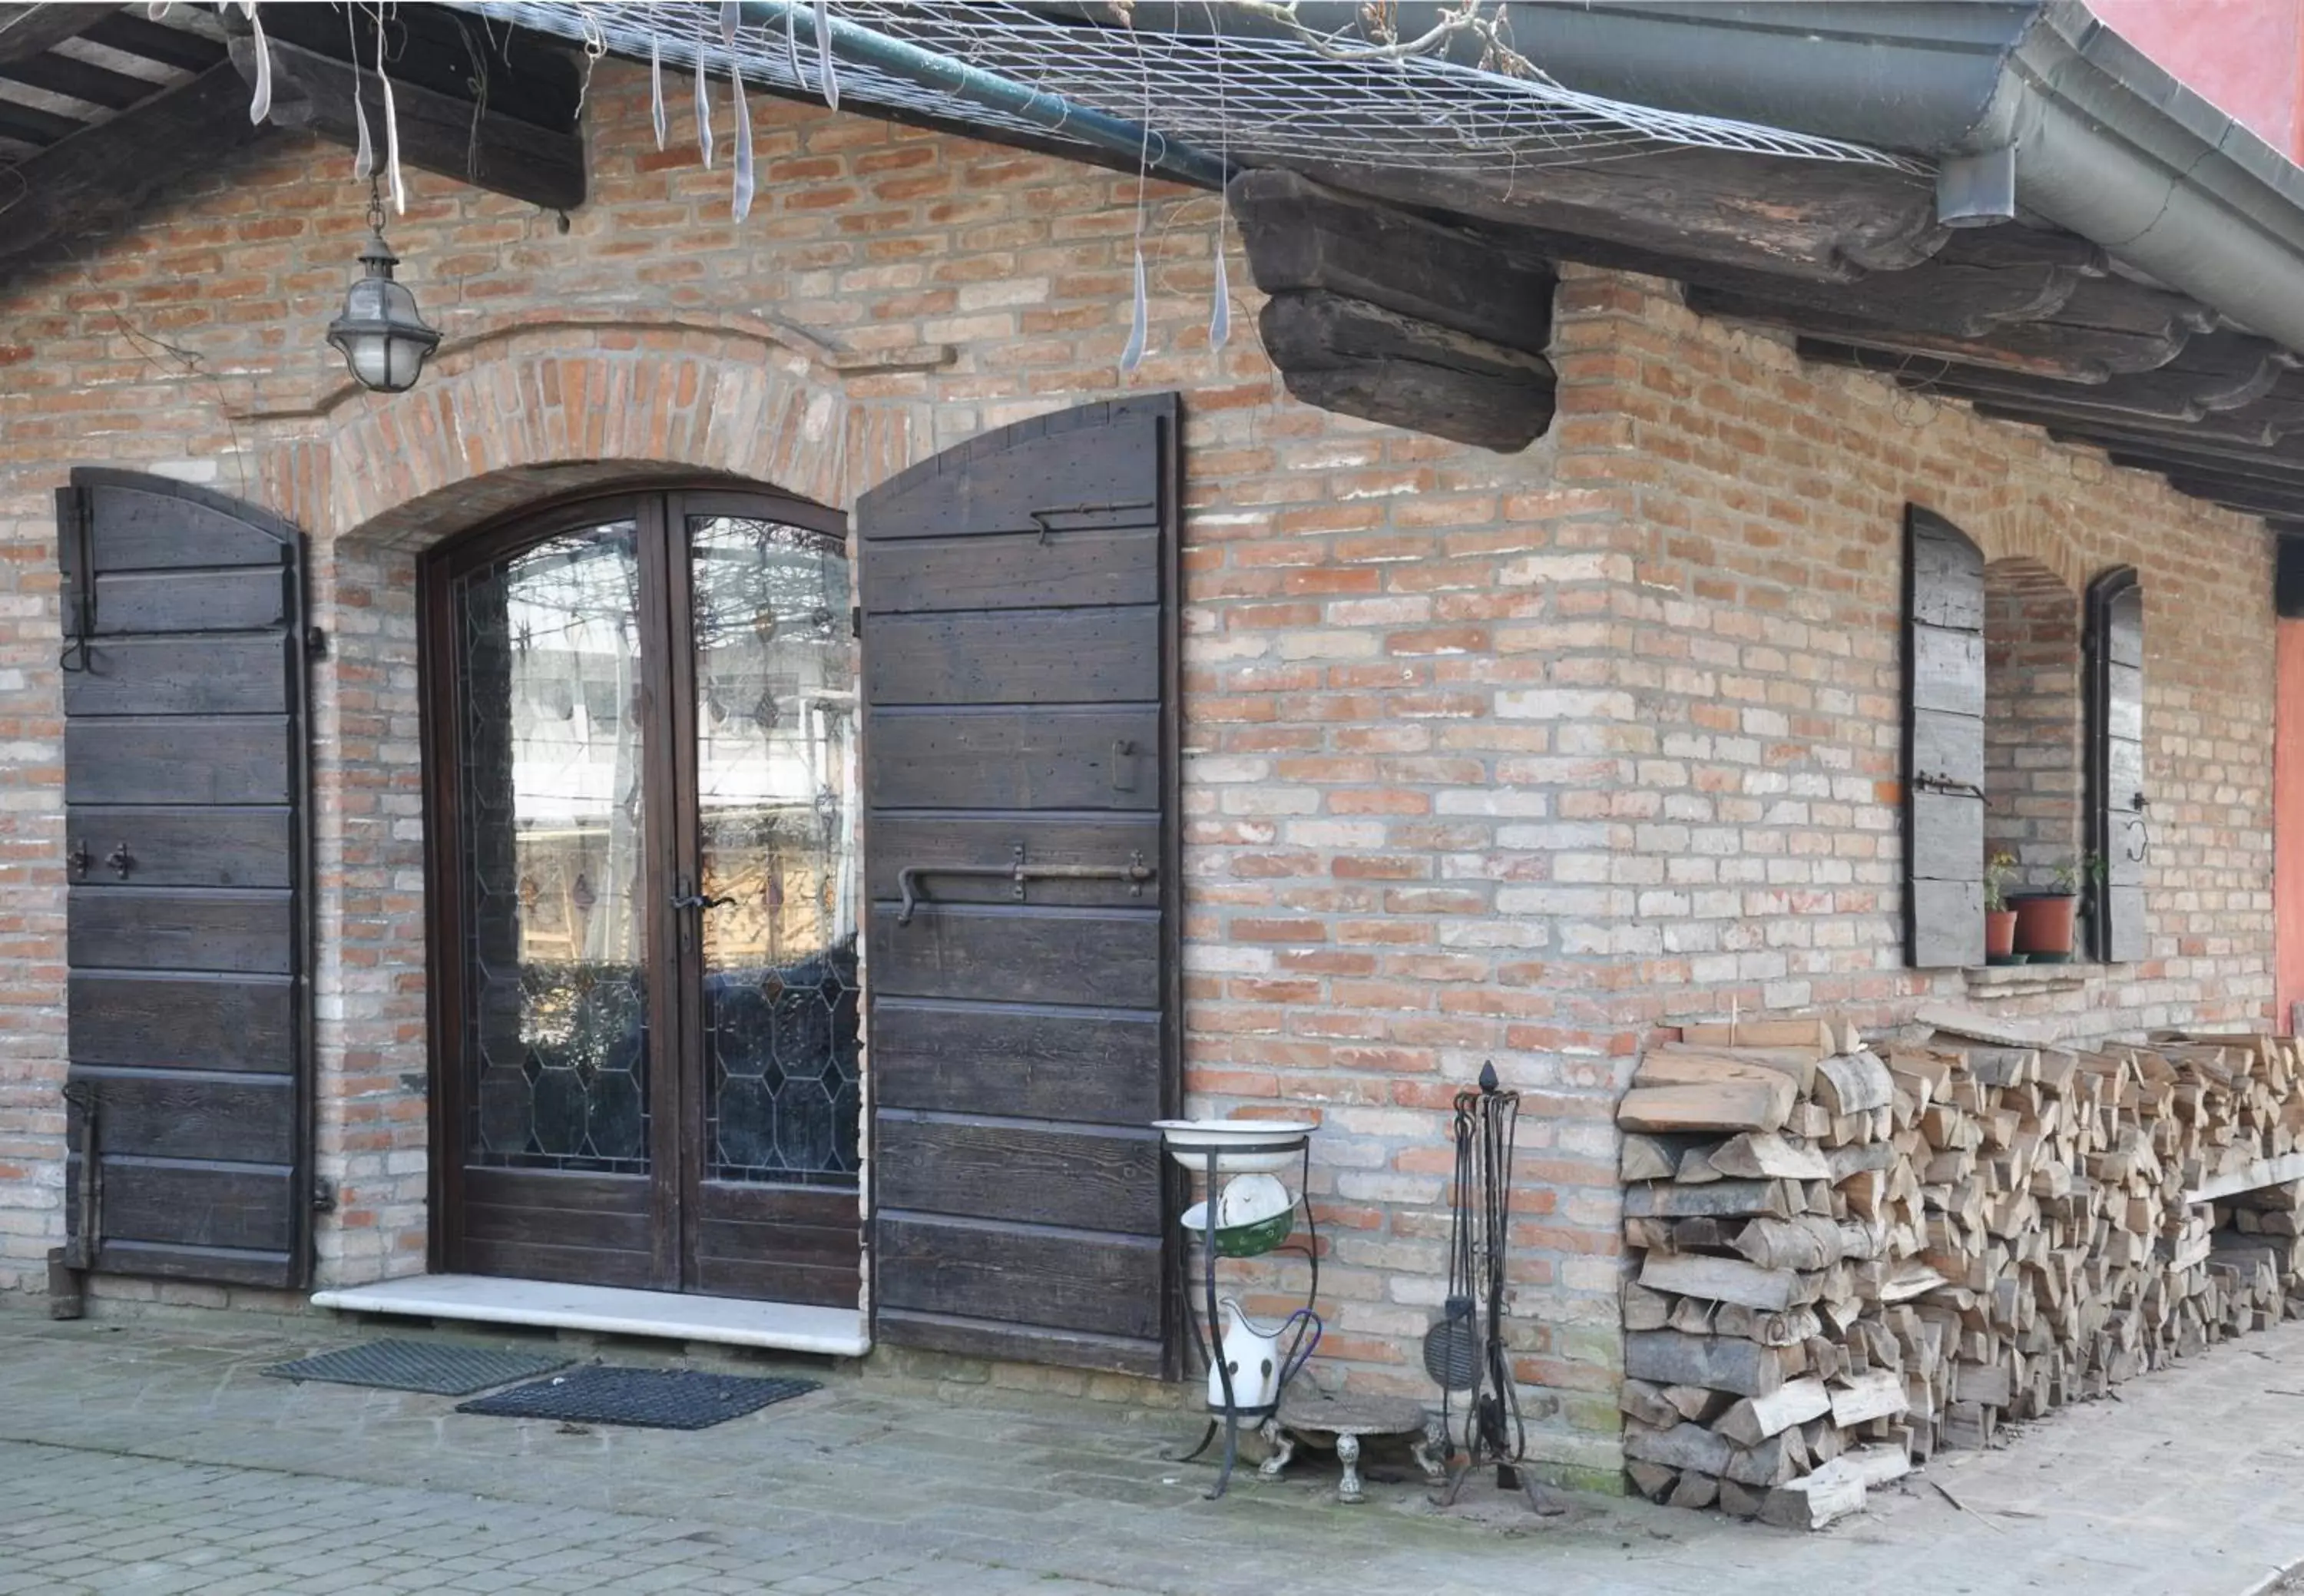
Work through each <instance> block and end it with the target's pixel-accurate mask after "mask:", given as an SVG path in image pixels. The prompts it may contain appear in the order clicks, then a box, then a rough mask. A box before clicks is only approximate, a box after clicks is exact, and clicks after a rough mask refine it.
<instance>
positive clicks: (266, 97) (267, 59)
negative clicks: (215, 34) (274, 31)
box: [248, 4, 272, 125]
mask: <svg viewBox="0 0 2304 1596" xmlns="http://www.w3.org/2000/svg"><path fill="white" fill-rule="evenodd" d="M248 26H249V30H250V32H251V33H253V34H254V35H255V38H256V98H254V99H251V100H250V101H249V102H248V120H249V121H250V122H251V123H258V124H259V125H260V124H261V123H263V121H264V119H265V118H266V117H267V116H269V115H272V47H271V46H270V45H268V44H267V43H266V42H265V40H264V19H263V18H262V17H259V16H258V15H257V14H256V7H255V6H254V5H253V4H250V6H249V8H248Z"/></svg>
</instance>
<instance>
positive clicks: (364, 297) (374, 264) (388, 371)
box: [328, 234, 440, 394]
mask: <svg viewBox="0 0 2304 1596" xmlns="http://www.w3.org/2000/svg"><path fill="white" fill-rule="evenodd" d="M398 264H400V262H399V258H398V257H397V256H395V255H394V254H393V252H392V250H391V249H390V248H389V247H388V246H387V245H386V244H385V242H384V239H383V237H382V235H381V234H379V235H377V236H376V237H373V238H370V239H369V240H368V247H367V248H365V249H363V250H361V251H360V265H361V266H362V267H364V268H365V270H364V271H363V273H362V275H361V276H360V281H358V282H356V283H354V284H352V288H351V290H350V292H348V293H346V294H345V295H344V308H343V311H342V313H340V314H339V315H338V316H337V317H336V318H335V320H334V321H332V322H330V323H329V324H328V342H329V343H330V344H333V345H335V348H336V349H337V351H338V352H341V353H342V354H343V357H344V364H345V365H346V366H347V367H349V368H350V369H351V370H352V380H353V381H355V382H357V383H359V384H360V386H362V387H364V388H368V389H371V390H373V391H375V392H377V393H379V394H402V393H405V392H407V391H408V390H409V389H410V388H411V387H414V386H416V379H417V378H418V377H419V376H420V375H422V373H423V370H424V362H425V361H426V360H427V359H428V358H429V357H430V355H431V353H432V352H433V350H435V349H436V348H437V347H438V346H439V343H440V335H439V334H438V333H437V332H436V331H435V330H433V328H431V327H428V326H427V325H425V321H424V318H423V317H422V316H421V315H420V314H419V313H418V311H417V309H416V296H415V295H414V294H412V293H410V292H409V291H408V285H407V284H404V283H395V282H394V281H393V278H392V268H393V267H395V266H397V265H398Z"/></svg>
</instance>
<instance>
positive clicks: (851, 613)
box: [848, 604, 864, 637]
mask: <svg viewBox="0 0 2304 1596" xmlns="http://www.w3.org/2000/svg"><path fill="white" fill-rule="evenodd" d="M848 635H849V636H851V637H862V636H863V635H864V607H863V606H862V605H860V604H851V605H850V606H849V607H848Z"/></svg>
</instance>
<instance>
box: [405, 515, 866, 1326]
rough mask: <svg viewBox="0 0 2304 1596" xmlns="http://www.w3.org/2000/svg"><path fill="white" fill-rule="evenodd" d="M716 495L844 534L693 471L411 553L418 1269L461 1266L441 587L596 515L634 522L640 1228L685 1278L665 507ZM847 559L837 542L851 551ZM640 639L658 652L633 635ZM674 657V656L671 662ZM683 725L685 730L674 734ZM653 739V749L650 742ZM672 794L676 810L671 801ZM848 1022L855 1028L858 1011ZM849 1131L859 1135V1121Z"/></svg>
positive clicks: (457, 973) (692, 787) (693, 987)
mask: <svg viewBox="0 0 2304 1596" xmlns="http://www.w3.org/2000/svg"><path fill="white" fill-rule="evenodd" d="M691 497H704V498H706V499H707V502H708V501H709V500H714V499H716V500H719V501H722V503H723V504H724V505H726V506H727V507H729V508H731V509H733V508H735V507H737V506H738V505H741V507H742V508H743V510H744V512H745V513H746V514H754V515H758V514H763V513H766V514H769V515H772V516H773V517H774V518H775V519H776V520H779V521H783V522H788V523H790V524H792V525H794V526H800V527H805V528H808V529H809V530H811V531H826V532H833V533H836V534H838V535H839V536H840V537H841V538H842V539H843V541H845V542H852V533H851V530H850V527H849V523H848V518H847V517H846V516H845V515H844V514H842V513H841V512H839V511H837V510H834V509H829V508H827V507H826V506H824V505H816V504H812V503H810V502H809V501H807V500H805V499H800V498H796V497H792V495H789V494H785V493H781V492H779V491H777V490H775V489H774V488H765V487H762V486H759V485H758V484H754V483H751V482H748V481H744V480H740V479H731V478H726V477H715V476H711V475H707V474H704V473H698V474H696V475H693V476H675V477H663V478H649V477H642V478H639V479H635V480H628V481H624V482H621V483H610V484H603V485H597V486H593V487H589V488H583V489H580V490H578V491H575V492H572V493H566V494H558V495H553V496H549V497H540V498H538V499H537V500H535V501H533V502H531V503H529V504H528V505H521V506H519V507H518V508H516V509H513V510H511V511H508V512H506V513H504V514H500V515H496V516H492V517H490V518H488V519H487V520H486V521H483V522H479V524H477V525H475V526H474V527H472V528H470V529H469V530H467V531H462V532H460V533H456V534H453V535H451V536H450V537H448V538H445V539H441V540H440V541H439V542H437V543H436V544H435V545H434V546H433V547H431V548H428V549H427V550H426V551H425V552H424V553H423V554H422V555H420V556H418V559H417V563H416V584H417V681H418V688H417V697H418V703H419V749H420V751H421V760H422V775H421V779H420V782H419V786H420V790H421V795H422V802H423V826H424V910H423V921H424V938H425V954H424V969H425V1040H426V1085H427V1102H426V1136H427V1145H428V1159H427V1164H428V1190H427V1200H428V1213H427V1217H426V1267H427V1268H428V1269H430V1270H431V1271H433V1272H435V1273H453V1272H455V1271H456V1270H457V1269H459V1268H460V1267H461V1265H462V1244H461V1238H462V1230H461V1224H462V1216H463V1213H464V1193H463V1184H464V1183H463V1151H464V1138H465V1135H466V1121H467V1118H468V1115H467V1109H468V1108H469V1103H468V1101H467V1093H466V1091H465V1090H464V1085H465V1082H464V1077H465V1075H466V1074H468V1073H469V1072H468V1071H467V1069H466V1067H465V1060H464V1057H463V1021H464V1016H465V1009H466V1001H467V994H466V992H465V989H464V970H463V961H462V956H461V955H462V946H463V945H462V930H463V927H462V874H461V870H460V869H459V865H458V860H459V854H460V851H461V842H462V838H461V834H460V829H459V827H458V824H457V791H456V787H457V780H458V777H459V775H460V772H461V763H462V745H461V742H460V739H459V735H458V732H459V717H458V715H457V713H456V705H455V692H456V688H457V684H458V674H457V669H456V666H455V662H454V654H453V640H454V603H453V589H454V583H455V581H456V579H457V578H459V577H460V576H462V575H464V574H466V573H469V572H471V571H473V570H476V569H478V568H479V567H481V566H484V565H488V564H490V563H492V562H494V561H496V560H497V559H500V558H502V557H503V556H505V555H507V554H510V553H513V552H516V551H518V550H520V549H521V548H528V547H531V546H533V545H535V544H538V543H540V542H542V541H544V540H545V539H548V538H551V537H554V536H555V535H557V534H559V533H562V532H566V531H572V530H574V529H577V528H580V527H583V526H588V525H593V524H597V522H600V521H602V520H604V519H607V518H609V517H611V516H614V517H618V518H629V519H631V521H633V522H635V524H636V527H637V531H636V534H635V536H636V541H637V544H638V549H637V552H638V556H639V565H640V607H641V624H642V627H643V647H642V649H641V654H640V682H641V692H642V695H643V698H644V700H645V703H646V709H645V710H644V715H643V719H642V723H641V725H642V744H641V745H642V758H643V765H644V781H645V783H646V785H645V787H644V789H643V802H644V803H645V805H646V811H647V812H646V815H645V816H644V818H643V822H642V827H643V833H644V837H643V843H642V848H643V856H644V857H645V858H646V859H647V860H648V868H649V870H650V875H651V880H650V883H649V887H648V891H649V896H650V902H649V904H648V921H647V926H648V948H649V955H648V962H647V970H646V973H645V981H646V984H647V992H648V1006H649V1013H648V1039H649V1040H648V1110H649V1125H648V1159H649V1176H648V1178H649V1185H650V1195H649V1206H650V1212H649V1231H650V1244H651V1251H652V1253H653V1261H652V1272H653V1275H654V1288H655V1289H657V1290H662V1291H673V1292H677V1291H680V1290H682V1289H684V1288H685V1281H686V1276H687V1273H688V1272H689V1270H688V1264H687V1260H688V1258H689V1256H690V1240H691V1238H690V1236H689V1235H687V1234H685V1230H686V1227H690V1226H692V1222H693V1217H692V1215H691V1214H690V1212H689V1210H690V1207H691V1206H692V1204H691V1203H690V1201H689V1199H690V1195H691V1193H692V1190H693V1188H694V1186H695V1184H696V1180H697V1177H698V1175H699V1171H700V1167H701V1166H700V1163H699V1158H700V1155H701V1150H702V1146H701V1138H702V1124H701V1121H700V1118H699V1116H698V1114H697V1113H696V1112H695V1111H694V1110H696V1108H698V1105H697V1104H696V1103H694V1102H692V1101H691V1100H690V1082H688V1080H687V1078H686V1075H687V1072H686V1071H685V1069H684V1068H683V1067H682V1063H683V1060H684V1058H685V1057H686V1052H687V1050H688V1048H689V1047H690V1039H694V1038H699V1037H700V1035H701V1020H702V1016H701V1012H700V1011H701V1002H702V994H701V990H700V987H699V981H697V980H696V979H694V977H695V976H697V975H698V974H699V972H700V954H699V949H698V945H697V944H698V939H697V938H694V937H692V936H690V935H688V934H687V932H688V927H687V926H686V924H685V922H684V920H683V918H682V916H680V915H678V914H676V913H674V912H673V910H672V909H671V908H670V906H669V902H668V900H669V897H670V896H671V894H670V891H669V890H668V889H669V888H670V887H671V885H672V883H673V882H674V881H675V880H676V879H678V875H679V872H680V870H681V869H682V862H683V861H692V860H694V859H695V857H696V856H697V852H698V847H697V844H698V840H699V839H698V836H697V826H696V815H695V812H694V802H695V795H696V750H695V745H694V731H695V704H694V701H693V697H694V695H693V692H692V691H691V692H689V693H687V694H682V693H680V692H675V691H673V690H674V689H675V688H676V687H678V686H679V685H680V684H681V683H683V682H685V683H687V685H688V686H689V687H690V689H691V690H692V688H693V686H694V678H693V674H692V673H693V670H694V658H695V656H694V639H693V635H692V628H691V619H692V617H691V615H690V605H689V603H688V602H687V598H688V589H687V586H686V582H687V578H688V574H689V565H688V557H687V553H686V549H685V545H684V541H683V540H682V539H679V538H675V537H674V536H673V531H674V530H675V529H676V528H677V527H678V526H681V525H682V524H684V518H683V519H680V520H676V519H675V518H679V517H681V507H682V505H683V503H684V502H685V501H686V500H687V499H689V498H691ZM851 558H852V549H851ZM650 636H653V637H654V638H655V640H656V641H657V643H658V645H659V646H658V647H656V648H655V649H648V647H646V646H645V644H646V641H647V639H648V637H650ZM683 649H684V650H685V655H684V663H681V664H677V665H676V664H675V661H676V660H680V659H682V658H683V656H682V650H683ZM683 729H684V731H685V733H686V740H685V741H684V742H683V740H682V732H683ZM659 746H661V747H663V748H665V749H668V750H669V755H668V757H666V756H664V755H659V754H657V753H656V749H657V748H658V747H659ZM683 801H684V802H686V804H687V805H688V807H687V808H685V809H683V808H682V802H683ZM859 1023H862V1017H861V1012H860V1017H859ZM868 1128H869V1127H868V1126H867V1127H863V1128H862V1131H861V1132H860V1133H868Z"/></svg>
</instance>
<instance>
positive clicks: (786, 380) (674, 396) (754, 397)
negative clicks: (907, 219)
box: [258, 322, 928, 566]
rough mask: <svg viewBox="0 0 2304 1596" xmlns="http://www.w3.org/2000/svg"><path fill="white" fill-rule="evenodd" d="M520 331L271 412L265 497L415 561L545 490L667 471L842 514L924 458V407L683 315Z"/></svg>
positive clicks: (321, 526)
mask: <svg viewBox="0 0 2304 1596" xmlns="http://www.w3.org/2000/svg"><path fill="white" fill-rule="evenodd" d="M515 332H516V335H507V336H506V338H505V339H504V340H503V341H502V342H499V343H496V344H489V345H483V346H479V347H475V348H473V349H472V350H470V351H469V352H467V354H466V358H464V359H462V360H459V361H455V362H453V363H452V364H450V365H448V366H446V367H445V368H444V369H439V370H436V371H434V372H431V373H428V375H427V377H426V378H425V380H424V381H423V382H422V383H420V384H419V386H417V387H416V388H415V389H414V390H413V391H412V392H411V393H410V394H408V395H404V396H401V397H397V398H393V399H383V398H377V397H371V396H362V397H360V398H358V399H353V400H349V401H347V402H345V403H340V404H333V405H330V406H328V407H326V409H325V410H323V411H322V412H319V413H317V414H316V413H313V412H301V413H300V414H299V415H298V416H297V417H295V418H294V419H293V420H291V419H289V418H287V417H281V418H279V419H278V420H272V419H270V418H258V420H259V421H261V422H268V423H269V424H268V425H266V426H265V427H264V429H265V430H272V429H274V428H277V429H278V430H277V432H275V436H274V437H273V438H272V439H271V440H269V441H268V443H267V446H264V448H263V449H262V451H261V453H262V455H263V461H264V464H263V477H264V480H265V487H266V492H265V494H264V497H265V498H266V500H267V502H269V503H271V504H273V505H276V506H279V507H281V508H282V509H283V510H284V512H286V513H288V514H292V515H294V516H295V517H297V518H298V519H299V520H301V522H302V523H303V524H304V525H306V526H308V527H309V528H310V529H311V530H312V531H313V534H314V536H315V538H316V539H317V540H318V542H319V543H321V544H322V545H323V546H324V547H325V546H326V545H328V544H330V543H338V544H342V545H343V546H345V547H346V548H351V547H353V546H357V547H358V548H361V549H363V550H370V549H372V550H378V551H389V552H393V553H411V552H414V551H416V550H418V549H419V548H424V547H427V546H428V545H430V544H431V543H434V542H436V541H437V540H439V539H441V538H442V537H445V536H447V535H450V534H453V532H456V531H462V530H464V529H465V528H467V527H470V526H471V525H473V524H474V523H475V522H479V521H484V520H487V519H488V518H490V517H492V516H494V515H496V514H503V513H504V512H506V511H508V510H511V509H514V508H517V507H518V506H520V505H523V504H526V503H529V502H531V501H533V500H534V499H537V498H538V497H545V496H546V495H550V494H554V493H559V492H565V491H568V490H570V489H572V488H582V487H586V486H590V485H593V484H597V483H606V482H614V481H629V480H645V479H646V478H648V477H650V476H653V475H660V474H680V475H685V476H693V475H695V474H697V473H699V472H708V473H712V474H715V475H725V476H728V477H732V478H739V479H742V480H747V481H751V482H758V483H763V484H768V485H772V486H774V487H775V488H778V489H779V490H781V491H784V492H786V493H790V494H792V495H794V496H796V497H802V498H807V499H810V500H813V501H815V502H817V503H818V504H825V505H835V506H844V505H849V504H852V503H853V502H854V500H855V497H856V496H857V494H858V493H860V492H861V491H862V490H863V489H864V488H868V487H870V486H871V485H872V484H874V483H875V482H877V481H880V480H884V479H885V478H887V477H888V476H890V475H893V474H894V472H895V471H899V470H901V469H902V468H903V467H904V466H906V465H908V464H911V463H912V461H913V460H914V459H916V458H917V457H918V456H919V455H920V454H924V453H926V452H927V451H928V445H927V439H928V423H927V416H926V407H925V404H924V403H920V402H915V401H911V400H906V399H880V398H875V399H855V398H851V396H850V395H848V393H847V392H846V391H845V387H844V385H843V383H841V382H839V381H837V380H828V379H826V378H825V377H824V376H823V375H822V374H821V370H820V366H819V364H818V363H817V362H814V361H809V360H807V359H804V358H801V357H799V356H796V355H793V354H792V352H790V351H789V350H787V349H785V348H783V347H781V346H779V345H778V344H775V343H774V342H772V341H770V340H768V339H767V338H765V337H762V336H758V335H752V334H750V333H745V332H737V331H726V330H699V329H698V328H697V327H691V326H689V325H687V324H683V323H679V322H671V323H657V322H633V323H619V324H604V325H588V326H585V327H573V328H558V329H554V330H551V331H538V330H536V329H516V330H515ZM484 354H485V355H490V356H492V357H493V358H486V359H483V358H480V357H481V356H482V355H484ZM322 563H323V565H324V566H325V565H326V563H327V562H326V560H325V558H324V560H323V562H322Z"/></svg>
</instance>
